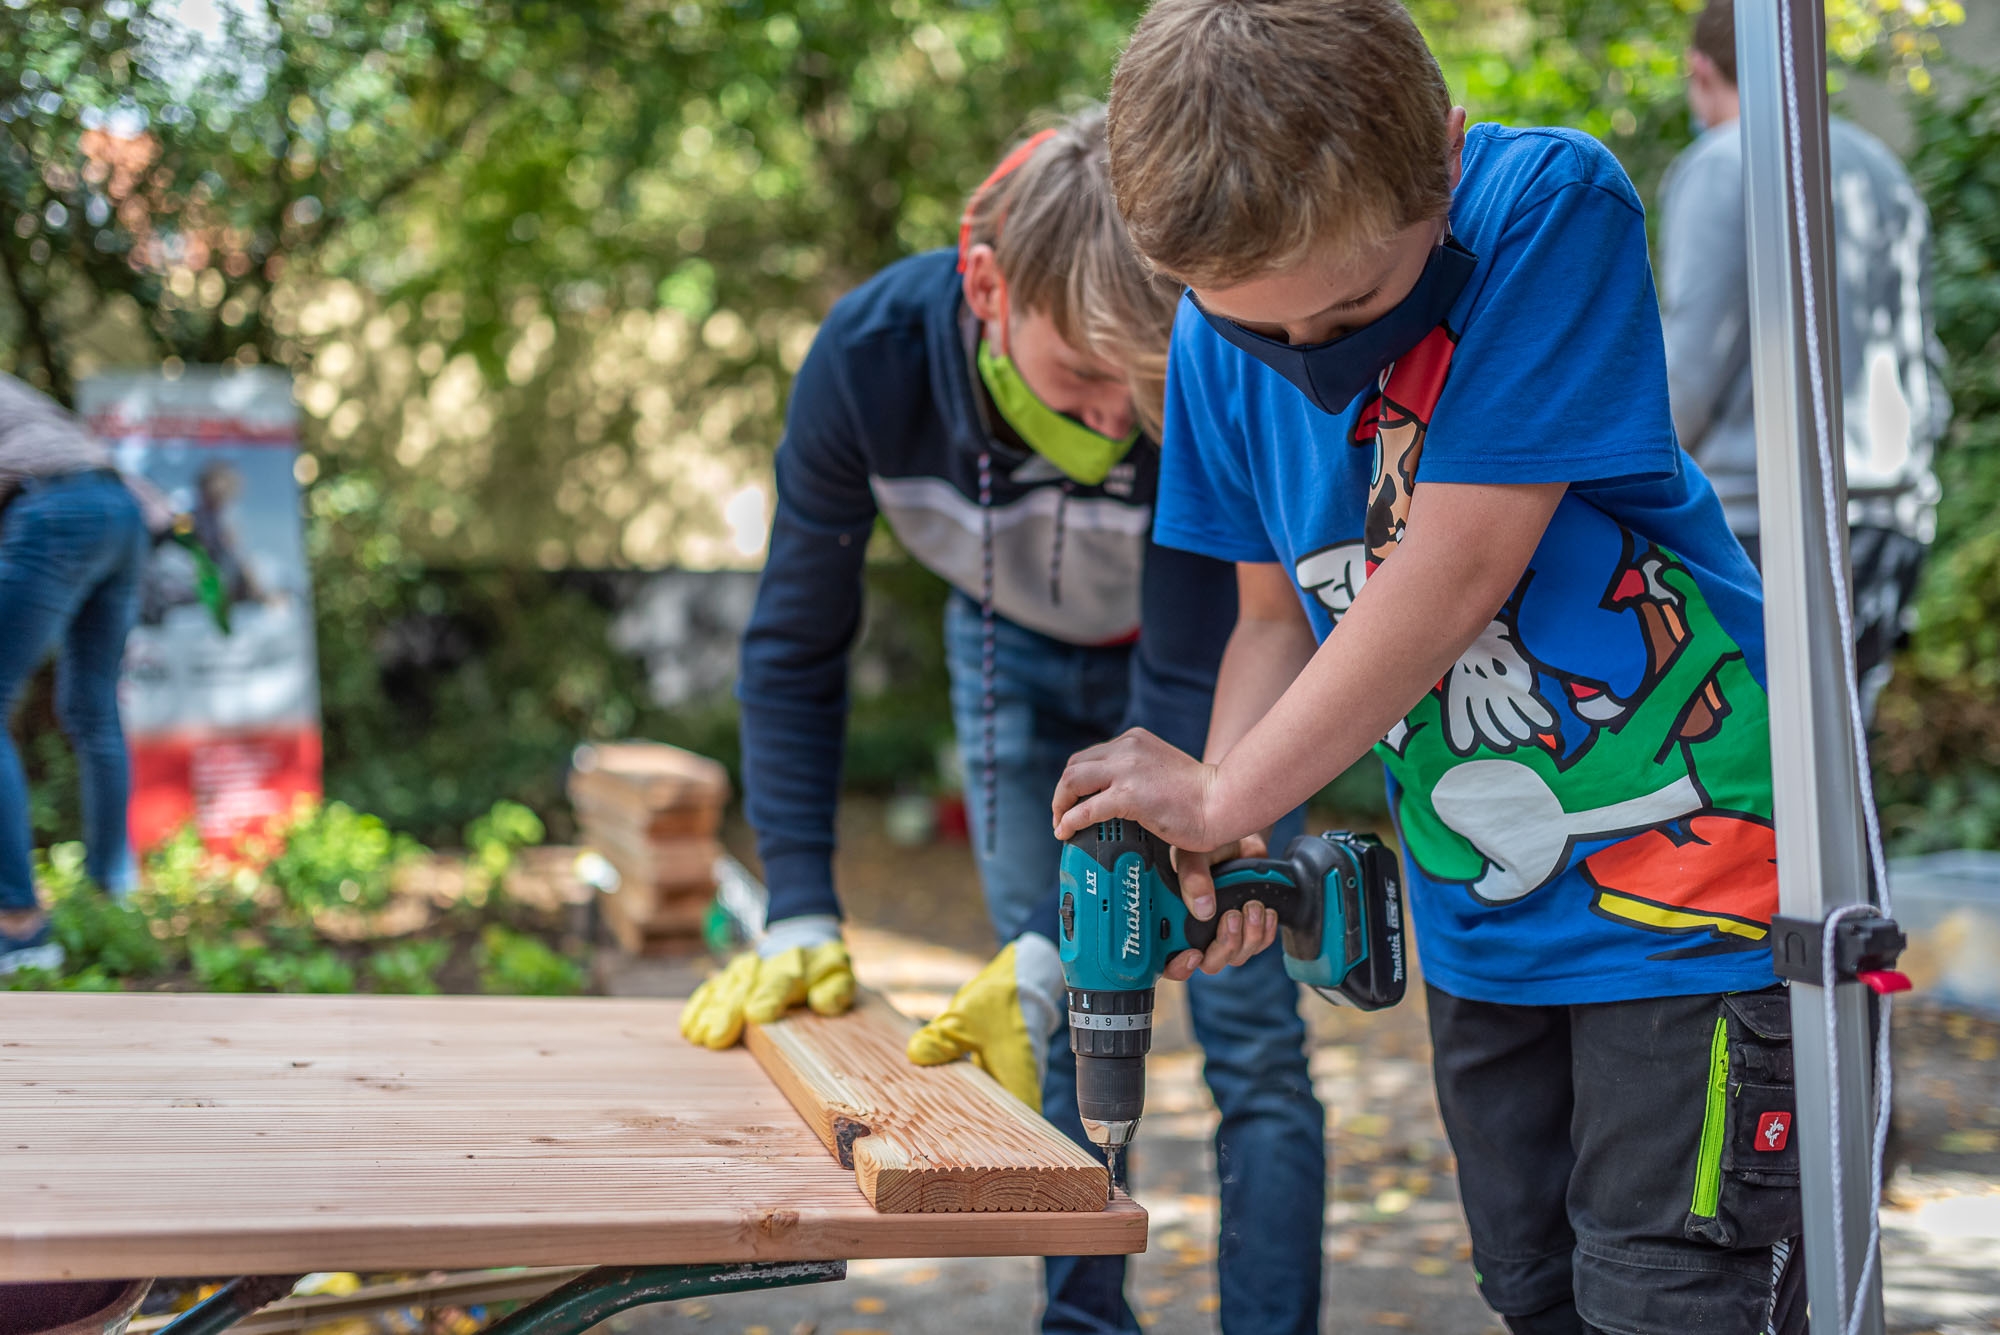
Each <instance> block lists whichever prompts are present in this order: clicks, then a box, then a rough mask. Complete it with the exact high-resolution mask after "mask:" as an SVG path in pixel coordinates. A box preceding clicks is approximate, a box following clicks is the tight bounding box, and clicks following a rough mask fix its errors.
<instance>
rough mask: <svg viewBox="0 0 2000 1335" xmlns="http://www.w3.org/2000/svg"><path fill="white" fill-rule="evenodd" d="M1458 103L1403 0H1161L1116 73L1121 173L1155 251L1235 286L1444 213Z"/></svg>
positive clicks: (1141, 233)
mask: <svg viewBox="0 0 2000 1335" xmlns="http://www.w3.org/2000/svg"><path fill="white" fill-rule="evenodd" d="M1450 114H1451V95H1450V93H1449V92H1448V91H1447V90H1446V88H1445V83H1444V75H1443V74H1442V73H1440V72H1439V70H1438V66H1437V61H1436V60H1435V59H1434V58H1433V57H1432V55H1431V52H1430V48H1429V47H1428V46H1426V45H1425V44H1424V39H1423V34H1421V33H1419V32H1418V31H1417V25H1416V23H1415V22H1414V21H1413V20H1412V19H1411V18H1410V15H1409V13H1408V11H1406V10H1405V9H1404V8H1403V6H1402V5H1401V4H1399V3H1398V2H1397V0H1158V3H1156V4H1154V5H1153V7H1152V8H1151V9H1149V10H1148V11H1147V12H1146V16H1145V18H1143V19H1141V20H1140V21H1139V26H1138V27H1137V28H1136V29H1135V30H1134V31H1133V34H1132V42H1131V45H1130V46H1128V47H1127V48H1126V50H1125V54H1124V55H1123V56H1122V57H1121V58H1120V59H1119V61H1118V69H1117V72H1116V73H1115V74H1114V75H1113V76H1112V80H1111V111H1110V119H1109V125H1110V132H1109V138H1110V148H1111V180H1112V184H1113V186H1114V188H1115V190H1116V192H1117V199H1118V208H1119V211H1120V212H1121V213H1122V214H1123V215H1124V217H1125V225H1126V227H1127V228H1128V229H1129V231H1130V234H1131V237H1132V240H1133V243H1134V244H1135V245H1137V246H1138V248H1139V250H1140V252H1141V253H1142V254H1144V255H1145V256H1146V258H1147V259H1148V260H1150V261H1151V262H1152V263H1153V264H1154V265H1155V266H1156V267H1157V268H1159V269H1160V270H1162V271H1163V272H1165V273H1169V274H1172V275H1173V276H1174V277H1175V278H1178V279H1180V280H1181V281H1183V282H1186V283H1188V284H1190V285H1192V286H1195V287H1208V286H1213V287H1229V286H1234V285H1235V284H1237V283H1241V282H1244V281H1246V280H1248V279H1251V278H1255V277H1258V276H1261V275H1263V274H1266V273H1269V272H1270V271H1272V270H1274V269H1279V268H1284V267H1287V266H1289V265H1292V264H1295V263H1297V262H1298V261H1299V260H1301V259H1303V258H1304V257H1305V255H1306V253H1307V252H1308V251H1309V250H1311V249H1313V248H1315V247H1317V246H1322V245H1332V246H1335V247H1337V253H1339V254H1340V255H1341V257H1343V258H1346V257H1348V256H1352V255H1354V254H1358V253H1360V252H1362V251H1365V250H1367V249H1369V248H1371V247H1373V246H1376V245H1379V244H1380V243H1381V242H1383V241H1386V240H1387V239H1388V238H1389V237H1390V236H1392V235H1394V234H1395V233H1396V232H1398V231H1401V230H1402V229H1404V228H1406V227H1409V226H1412V225H1413V224H1415V223H1418V222H1421V221H1424V220H1425V219H1428V218H1439V217H1443V216H1444V214H1445V213H1446V211H1447V210H1448V209H1449V208H1450V206H1451V179H1450V175H1449V169H1448V165H1447V159H1448V157H1449V152H1450V139H1449V131H1448V129H1447V121H1448V119H1449V117H1450Z"/></svg>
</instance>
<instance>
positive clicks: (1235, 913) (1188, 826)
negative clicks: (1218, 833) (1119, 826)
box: [1051, 728, 1278, 981]
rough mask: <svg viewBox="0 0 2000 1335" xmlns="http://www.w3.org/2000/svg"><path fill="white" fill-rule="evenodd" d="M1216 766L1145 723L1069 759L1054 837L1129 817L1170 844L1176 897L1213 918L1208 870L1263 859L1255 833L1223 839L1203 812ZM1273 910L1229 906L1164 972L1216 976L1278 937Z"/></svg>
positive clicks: (1177, 976) (1059, 788) (1055, 807)
mask: <svg viewBox="0 0 2000 1335" xmlns="http://www.w3.org/2000/svg"><path fill="white" fill-rule="evenodd" d="M1214 781H1215V766H1213V765H1204V764H1203V763H1202V762H1200V761H1198V760H1196V759H1195V758H1194V757H1193V756H1191V755H1189V754H1188V753H1187V752H1185V751H1182V750H1180V749H1179V748H1177V747H1174V746H1170V745H1169V744H1167V743H1166V742H1163V741H1161V740H1160V739H1159V738H1158V737H1155V736H1154V735H1153V734H1152V733H1150V732H1147V731H1146V730H1145V729H1144V728H1133V729H1131V730H1130V731H1128V732H1126V733H1125V734H1124V735H1122V736H1120V737H1115V738H1113V739H1112V740H1111V741H1108V742H1105V743H1103V744H1102V745H1099V746H1093V747H1090V748H1089V749H1088V750H1084V751H1079V752H1077V753H1076V754H1075V755H1073V756H1071V757H1070V758H1069V764H1068V766H1067V767H1065V768H1064V770H1063V775H1062V780H1061V781H1060V782H1059V783H1057V784H1056V792H1055V798H1054V799H1053V802H1052V804H1051V805H1052V807H1053V810H1054V815H1055V822H1056V838H1058V839H1067V838H1069V837H1070V836H1071V835H1073V834H1075V833H1076V832H1077V831H1078V830H1081V829H1083V828H1084V827H1086V826H1088V825H1091V824H1094V823H1095V822H1097V821H1101V820H1110V819H1112V818H1113V817H1123V818H1124V819H1126V820H1135V821H1137V822H1139V824H1141V825H1143V826H1145V827H1146V828H1147V829H1149V830H1151V831H1152V832H1153V833H1154V834H1156V835H1158V836H1159V837H1160V838H1162V839H1164V840H1165V841H1166V842H1168V843H1169V844H1172V845H1173V846H1174V867H1175V870H1176V871H1178V872H1179V874H1180V882H1181V898H1182V900H1183V901H1184V902H1185V903H1186V904H1187V906H1188V911H1189V912H1190V913H1192V914H1193V915H1194V916H1195V917H1197V918H1202V919H1207V918H1213V917H1214V916H1215V882H1214V881H1213V880H1212V879H1211V878H1210V876H1209V874H1208V869H1209V868H1210V867H1212V866H1214V865H1215V864H1216V863H1218V862H1225V861H1227V860H1228V859H1230V858H1235V857H1261V856H1263V853H1264V841H1263V840H1262V839H1261V838H1259V837H1258V836H1256V835H1249V836H1246V837H1245V838H1243V839H1241V840H1236V841H1231V842H1228V843H1221V844H1220V846H1218V841H1217V839H1216V838H1215V834H1214V831H1213V828H1212V826H1211V824H1210V821H1209V819H1208V815H1207V807H1208V799H1209V795H1210V793H1211V791H1212V789H1213V786H1214ZM1277 935H1278V918H1277V915H1276V914H1274V913H1272V912H1271V911H1270V910H1268V909H1266V908H1265V907H1264V906H1263V905H1262V904H1259V903H1255V902H1252V903H1249V904H1246V905H1244V906H1243V908H1242V909H1241V910H1237V909H1231V910H1230V911H1229V912H1227V913H1225V914H1223V915H1222V921H1221V922H1220V923H1218V924H1217V925H1216V929H1215V940H1214V941H1212V942H1210V943H1209V946H1208V949H1207V950H1186V951H1182V952H1181V953H1180V954H1178V955H1176V956H1174V958H1173V959H1171V960H1169V961H1168V962H1167V967H1166V976H1167V977H1169V978H1173V979H1177V980H1181V981H1185V980H1186V979H1188V978H1189V977H1192V976H1193V974H1194V971H1195V970H1196V969H1200V970H1201V971H1202V972H1203V973H1211V974H1213V973H1221V972H1222V971H1223V970H1224V969H1226V968H1229V967H1230V966H1231V965H1235V964H1242V963H1245V962H1246V961H1248V960H1249V959H1250V958H1251V957H1252V956H1254V955H1256V954H1257V952H1259V951H1261V950H1263V949H1264V948H1265V947H1267V946H1269V945H1270V944H1271V942H1272V941H1274V940H1276V939H1277Z"/></svg>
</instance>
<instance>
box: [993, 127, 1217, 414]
mask: <svg viewBox="0 0 2000 1335" xmlns="http://www.w3.org/2000/svg"><path fill="white" fill-rule="evenodd" d="M1026 142H1027V141H1026V140H1025V139H1024V140H1023V143H1026ZM1019 147H1020V145H1016V148H1017V149H1018V148H1019ZM1010 156H1011V155H1010ZM964 243H965V244H966V245H968V246H973V245H980V244H985V245H990V246H992V247H993V253H994V259H995V260H996V262H997V263H998V265H999V268H1000V273H1001V276H1002V277H1004V278H1005V279H1006V281H1007V292H1008V299H1009V301H1010V303H1011V304H1012V305H1013V307H1014V308H1015V309H1017V310H1030V311H1036V312H1039V313H1041V314H1043V315H1046V316H1048V318H1049V320H1050V322H1051V323H1052V324H1054V325H1055V328H1056V333H1057V334H1058V335H1060V336H1061V338H1062V340H1063V342H1065V343H1067V344H1069V345H1070V346H1071V347H1072V348H1075V349H1076V350H1077V351H1078V352H1082V353H1085V354H1087V355H1089V356H1092V357H1097V358H1100V359H1102V360H1104V361H1106V362H1109V363H1110V364H1111V365H1113V366H1115V367H1117V368H1119V369H1120V370H1121V371H1123V372H1124V373H1125V378H1126V382H1127V384H1129V385H1130V386H1131V389H1132V401H1133V405H1134V407H1136V408H1137V409H1138V411H1139V416H1140V418H1141V419H1142V420H1143V421H1144V422H1145V423H1146V425H1147V427H1148V428H1149V429H1150V430H1151V431H1152V433H1153V434H1154V436H1155V437H1157V436H1158V435H1159V431H1160V417H1161V412H1162V408H1163V404H1164V401H1165V398H1166V385H1167V341H1168V339H1169V337H1170V336H1171V335H1172V333H1173V326H1174V305H1175V303H1176V302H1177V301H1178V300H1179V299H1180V285H1179V284H1177V283H1175V282H1173V281H1172V280H1170V279H1168V278H1165V277H1163V276H1161V275H1158V274H1155V273H1154V272H1152V271H1151V270H1150V269H1149V268H1148V267H1147V265H1146V263H1145V261H1143V260H1142V259H1140V258H1139V254H1138V252H1137V251H1135V250H1134V249H1133V248H1132V242H1131V239H1130V238H1129V237H1128V236H1127V235H1126V234H1125V224H1124V223H1123V222H1122V221H1121V220H1120V219H1119V217H1118V208H1117V204H1116V202H1115V201H1114V200H1113V199H1112V197H1111V173H1110V164H1109V155H1108V153H1107V151H1106V148H1105V139H1104V108H1103V107H1102V106H1099V105H1097V104H1095V103H1092V104H1091V105H1089V106H1087V107H1085V108H1084V109H1083V110H1081V111H1078V112H1077V113H1076V114H1075V115H1073V116H1070V117H1069V118H1068V119H1066V120H1064V121H1062V122H1061V123H1060V124H1059V125H1057V126H1056V127H1055V129H1054V131H1053V132H1052V133H1051V134H1050V135H1049V137H1048V139H1047V140H1045V141H1044V142H1042V143H1040V144H1037V145H1035V147H1034V149H1033V150H1032V151H1031V152H1030V153H1029V155H1028V157H1027V158H1026V160H1025V161H1023V162H1022V163H1021V164H1020V165H1019V166H1017V167H1015V168H1014V169H1013V170H1011V171H1009V172H1007V173H1006V174H1005V175H1003V176H1001V177H1000V178H999V179H997V180H993V181H989V182H988V183H987V184H986V185H985V186H984V187H983V188H981V189H980V190H979V191H978V192H977V193H975V194H974V195H973V197H972V200H971V202H970V203H969V204H968V205H967V206H966V213H965V238H964Z"/></svg>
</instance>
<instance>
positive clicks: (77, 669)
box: [0, 374, 173, 975]
mask: <svg viewBox="0 0 2000 1335" xmlns="http://www.w3.org/2000/svg"><path fill="white" fill-rule="evenodd" d="M172 523H173V516H172V514H171V513H170V511H169V510H168V508H167V506H166V503H165V502H164V500H162V499H161V498H160V496H159V495H158V493H156V492H154V491H153V490H152V489H151V488H150V487H148V486H146V485H145V484H144V483H143V482H139V481H137V480H136V479H127V478H125V477H123V476H122V475H120V474H119V473H118V471H117V470H116V469H114V468H113V467H112V466H111V451H110V450H109V449H108V448H107V447H106V446H105V444H104V443H103V442H102V441H100V440H98V439H97V438H96V437H95V436H94V435H92V434H91V432H90V430H89V428H88V427H86V426H85V425H84V424H83V422H81V421H80V420H78V418H77V417H76V416H75V415H73V414H72V413H70V412H69V411H67V410H66V409H64V408H63V407H62V406H61V405H59V404H57V403H56V402H55V401H54V400H52V399H50V398H48V397H46V396H45V395H43V394H40V393H38V392H36V391H35V390H34V389H32V388H30V387H29V386H28V385H26V384H24V383H23V382H21V381H20V380H17V379H16V378H14V377H13V376H11V375H6V374H0V720H6V719H9V718H11V717H12V714H13V709H14V705H15V702H16V701H17V700H18V699H19V697H20V694H21V688H22V686H23V685H24V684H25V683H26V682H27V680H28V678H29V677H30V676H31V675H33V673H34V671H35V669H36V668H38V667H40V666H41V664H42V660H43V659H45V658H46V657H47V656H48V655H49V653H50V652H51V651H52V650H53V651H55V652H56V654H57V658H56V712H57V715H58V716H59V717H60V719H61V720H62V726H63V731H64V732H66V733H67V734H68V735H69V739H70V745H72V746H73V747H75V748H76V758H77V768H78V770H79V771H80V773H81V775H82V779H83V826H84V828H83V842H84V850H85V852H84V867H85V869H86V870H87V871H88V873H89V875H90V878H91V879H92V880H93V881H95V882H96V883H97V884H98V885H99V886H101V887H102V888H103V889H104V890H106V891H107V892H109V893H111V894H113V895H123V894H125V893H127V892H128V891H130V890H131V888H132V882H133V877H134V874H135V871H134V863H133V858H132V849H131V842H130V839H129V837H128V835H127V833H126V828H125V804H126V799H127V797H128V795H129V794H130V791H131V766H130V762H129V760H128V759H127V756H126V751H125V733H124V729H123V727H122V726H121V724H120V722H119V718H118V670H119V664H120V662H121V661H122V660H123V658H124V655H125V636H126V634H127V632H129V631H130V630H131V628H132V622H133V620H134V618H135V617H136V616H137V615H138V601H139V581H140V575H141V573H142V571H143V570H144V568H145V564H146V555H147V552H148V551H149V550H150V548H151V546H152V540H153V539H154V538H155V537H158V536H161V535H164V534H165V533H166V532H168V530H169V529H170V528H171V526H172ZM62 961H63V953H62V947H61V945H59V944H58V943H57V942H56V941H54V940H53V939H52V937H51V935H50V931H49V922H48V914H47V913H45V912H44V911H43V910H42V908H41V905H40V904H39V902H38V901H37V900H36V898H35V882H34V870H33V834H32V832H31V830H30V827H29V823H28V784H27V777H26V775H25V774H24V773H23V772H22V769H21V758H20V756H19V755H17V754H16V753H15V749H14V740H13V735H12V732H11V730H10V729H8V728H4V727H0V975H5V974H11V973H14V972H16V971H17V970H19V969H23V968H38V969H54V968H59V967H60V966H61V964H62Z"/></svg>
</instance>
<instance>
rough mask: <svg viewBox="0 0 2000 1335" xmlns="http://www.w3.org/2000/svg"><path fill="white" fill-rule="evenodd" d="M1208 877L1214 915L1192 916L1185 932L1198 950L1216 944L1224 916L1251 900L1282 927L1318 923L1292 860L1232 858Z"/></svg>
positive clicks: (1313, 890)
mask: <svg viewBox="0 0 2000 1335" xmlns="http://www.w3.org/2000/svg"><path fill="white" fill-rule="evenodd" d="M1209 874H1210V875H1211V876H1213V877H1214V878H1215V916H1214V917H1211V918H1197V917H1195V916H1194V914H1192V913H1190V914H1188V916H1187V926H1186V927H1185V928H1184V929H1183V930H1184V931H1185V932H1186V934H1187V939H1188V945H1189V946H1191V947H1192V948H1194V949H1195V950H1207V949H1208V948H1209V946H1211V945H1212V944H1214V942H1215V933H1216V930H1217V929H1218V928H1219V927H1220V925H1221V923H1222V915H1223V914H1225V913H1227V912H1229V910H1231V909H1240V908H1242V907H1243V906H1244V905H1245V904H1248V903H1249V902H1250V901H1252V900H1256V901H1257V902H1258V903H1260V904H1262V905H1263V906H1264V907H1265V908H1267V909H1271V910H1272V911H1274V912H1275V913H1276V914H1277V915H1278V922H1279V924H1280V925H1281V926H1285V927H1301V926H1304V925H1305V923H1306V921H1307V919H1308V918H1309V917H1310V918H1312V919H1313V920H1314V921H1315V922H1316V921H1317V914H1315V913H1312V912H1311V910H1312V908H1313V906H1312V905H1311V904H1310V903H1309V902H1308V901H1309V897H1310V896H1309V893H1308V891H1307V889H1306V888H1305V887H1303V886H1301V885H1300V883H1299V880H1300V878H1299V869H1298V866H1297V864H1296V863H1294V862H1293V861H1292V859H1290V858H1230V859H1229V860H1228V861H1227V862H1218V863H1216V864H1215V865H1214V866H1213V867H1211V868H1209ZM1317 890H1318V887H1317V885H1315V886H1313V887H1312V892H1313V893H1316V892H1317Z"/></svg>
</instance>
